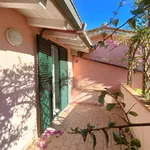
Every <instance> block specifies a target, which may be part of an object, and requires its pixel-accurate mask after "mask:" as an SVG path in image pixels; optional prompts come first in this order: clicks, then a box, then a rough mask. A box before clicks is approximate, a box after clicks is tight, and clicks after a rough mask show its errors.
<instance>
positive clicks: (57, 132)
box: [37, 130, 63, 150]
mask: <svg viewBox="0 0 150 150" xmlns="http://www.w3.org/2000/svg"><path fill="white" fill-rule="evenodd" d="M62 134H63V132H62V131H60V130H46V131H45V133H44V135H43V137H42V138H41V139H40V140H39V141H38V143H37V146H38V147H39V148H42V149H43V150H45V149H46V148H47V147H48V142H47V139H48V138H50V136H54V135H62Z"/></svg>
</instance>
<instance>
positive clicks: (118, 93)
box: [113, 91, 124, 99]
mask: <svg viewBox="0 0 150 150" xmlns="http://www.w3.org/2000/svg"><path fill="white" fill-rule="evenodd" d="M113 95H115V96H116V97H118V96H119V97H121V98H122V99H123V98H124V95H123V93H122V92H121V91H117V92H115V93H113Z"/></svg>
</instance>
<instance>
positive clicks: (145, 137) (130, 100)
mask: <svg viewBox="0 0 150 150" xmlns="http://www.w3.org/2000/svg"><path fill="white" fill-rule="evenodd" d="M121 91H122V93H123V94H124V103H125V104H126V107H125V111H126V112H127V111H128V110H129V109H130V108H131V106H133V105H134V104H136V105H135V106H134V107H133V108H132V111H135V112H136V113H138V116H137V117H134V116H131V115H128V117H129V119H130V121H131V123H149V122H150V111H149V109H148V108H146V107H144V104H142V102H140V101H141V100H140V98H138V97H137V93H135V91H134V90H133V89H132V88H130V87H129V86H127V85H126V84H122V85H121ZM131 131H132V133H133V135H134V137H136V138H138V139H139V140H140V141H141V148H139V150H148V149H149V146H150V143H149V139H150V126H145V127H142V126H141V127H135V128H131Z"/></svg>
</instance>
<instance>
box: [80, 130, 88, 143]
mask: <svg viewBox="0 0 150 150" xmlns="http://www.w3.org/2000/svg"><path fill="white" fill-rule="evenodd" d="M81 135H82V137H83V141H84V142H85V141H86V138H87V135H88V131H87V130H86V129H83V130H81Z"/></svg>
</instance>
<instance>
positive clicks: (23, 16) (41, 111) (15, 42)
mask: <svg viewBox="0 0 150 150" xmlns="http://www.w3.org/2000/svg"><path fill="white" fill-rule="evenodd" d="M0 19H1V23H0V149H1V150H8V149H9V150H11V149H12V150H14V149H17V150H22V149H25V148H26V146H28V144H30V143H31V141H32V140H33V139H34V138H35V137H37V135H40V134H41V133H43V132H44V130H45V129H46V128H47V127H48V126H49V125H50V123H51V122H52V120H53V119H54V118H55V117H56V116H57V115H58V114H59V113H60V112H61V111H63V110H64V109H65V108H66V106H67V105H68V104H69V100H70V97H71V88H72V77H73V72H72V51H83V52H89V49H90V48H91V42H90V40H89V38H88V36H87V34H86V31H85V24H83V23H82V21H81V19H80V17H79V15H78V13H77V11H76V9H75V7H74V5H73V3H72V1H71V0H67V1H66V0H5V1H3V0H0Z"/></svg>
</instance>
